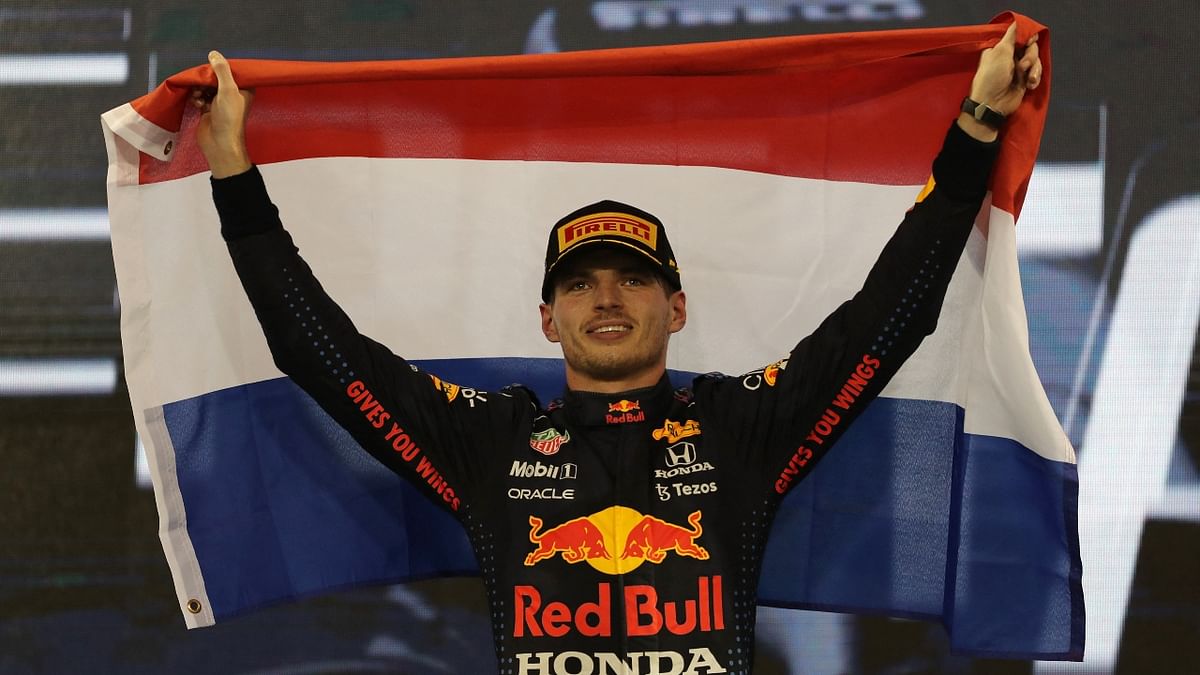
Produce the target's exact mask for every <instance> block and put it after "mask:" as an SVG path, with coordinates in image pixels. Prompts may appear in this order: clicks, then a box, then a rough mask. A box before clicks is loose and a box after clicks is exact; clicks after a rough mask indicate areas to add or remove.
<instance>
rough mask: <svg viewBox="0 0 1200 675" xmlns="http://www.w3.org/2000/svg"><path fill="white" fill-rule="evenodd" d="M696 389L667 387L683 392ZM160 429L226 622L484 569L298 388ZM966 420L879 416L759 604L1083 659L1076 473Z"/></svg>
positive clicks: (933, 414) (554, 371)
mask: <svg viewBox="0 0 1200 675" xmlns="http://www.w3.org/2000/svg"><path fill="white" fill-rule="evenodd" d="M418 365H419V366H421V367H423V368H425V369H427V370H429V371H431V372H436V373H438V375H439V376H441V377H443V378H445V379H447V380H449V381H454V382H458V383H459V384H468V385H470V386H475V387H478V388H481V389H487V390H495V389H499V388H501V387H503V386H505V385H506V384H508V383H510V382H522V383H525V384H526V385H527V386H530V387H531V388H532V389H534V390H535V391H536V392H537V393H538V395H539V396H540V397H541V398H542V400H543V401H546V400H548V399H549V398H550V397H553V396H556V395H557V394H558V393H559V392H561V391H562V387H563V374H562V373H563V371H562V365H561V362H560V361H559V360H558V359H447V360H436V361H432V360H431V361H424V362H418ZM691 377H692V375H691V374H689V373H682V372H673V373H671V379H672V381H673V382H675V383H676V385H677V386H684V385H687V384H688V383H690V380H691ZM164 417H165V419H166V424H167V429H168V431H169V433H170V435H171V440H172V442H173V444H174V446H175V452H176V467H177V471H178V479H179V489H180V493H181V495H182V497H183V501H184V505H185V508H186V512H187V520H188V533H189V536H190V538H191V540H192V545H193V548H194V549H195V551H196V557H197V559H198V562H199V564H200V568H201V571H202V573H203V575H204V583H205V588H206V590H207V593H208V599H209V604H210V606H211V607H212V609H213V612H214V615H215V617H216V619H217V620H218V621H220V620H222V619H224V618H226V617H230V616H234V615H237V614H241V613H244V612H246V611H248V610H250V609H253V608H255V607H259V606H262V605H266V604H273V603H277V602H281V601H285V600H288V599H292V598H297V597H305V596H308V595H312V594H315V593H319V592H323V591H327V590H329V589H330V588H337V587H348V586H360V585H364V584H368V583H387V582H395V581H403V580H409V579H416V578H423V577H429V576H447V575H461V574H474V573H475V571H476V569H477V566H476V563H475V559H474V555H473V554H472V552H471V550H470V546H469V544H468V542H467V539H466V536H465V534H464V533H463V530H462V528H461V526H459V525H458V524H457V523H456V522H455V521H454V519H453V518H452V516H451V515H450V514H448V513H447V512H445V511H443V510H442V509H440V508H439V507H437V506H435V505H434V504H433V503H432V502H431V501H429V500H428V499H426V498H425V497H424V496H423V495H421V494H420V493H419V492H418V491H417V490H416V489H415V488H413V487H410V486H409V485H408V484H407V483H406V482H404V481H403V480H400V479H399V478H397V477H396V476H395V475H394V474H392V473H391V472H390V471H389V470H388V469H386V468H384V467H383V466H382V465H380V464H378V463H377V462H376V461H375V460H374V459H373V458H371V457H370V456H369V455H367V454H366V453H365V452H363V451H362V450H361V449H360V448H359V447H358V445H357V444H356V443H355V442H354V440H353V439H352V438H351V437H350V435H349V434H348V433H346V432H345V431H344V430H343V429H341V428H340V427H339V426H337V425H336V424H335V423H334V422H333V421H332V419H330V418H329V416H328V415H326V414H325V413H324V412H323V411H321V410H320V409H319V408H318V407H317V405H316V404H315V403H314V402H313V401H312V400H311V399H310V398H309V397H308V396H307V395H306V394H304V393H303V392H302V391H301V390H300V389H299V388H298V387H296V386H295V384H293V383H292V382H291V380H289V379H287V378H279V379H275V380H269V381H265V382H258V383H255V384H250V385H243V386H238V387H232V388H230V389H225V390H222V391H218V392H213V393H210V394H205V395H203V396H199V397H196V398H193V399H188V400H185V401H180V402H177V403H172V404H169V405H166V406H164ZM962 419H963V413H962V410H961V409H960V408H958V407H957V406H956V405H954V404H950V403H942V402H935V401H919V400H907V399H878V400H876V401H875V402H874V403H872V404H871V406H870V407H868V409H867V410H866V411H865V412H864V413H863V415H862V417H861V418H860V419H859V420H858V421H857V422H855V424H854V425H853V426H851V427H850V428H849V429H848V430H847V432H846V434H845V436H844V437H843V438H842V440H841V441H840V442H839V443H838V448H837V450H836V452H833V453H832V454H831V455H830V457H829V458H828V459H827V460H826V461H824V462H822V463H821V465H820V466H819V467H818V468H817V469H816V470H815V471H814V472H813V474H812V475H811V476H810V477H809V478H808V479H807V480H805V481H804V482H803V483H801V484H800V485H799V486H798V487H797V488H796V489H795V490H793V491H792V492H791V494H789V495H788V497H787V498H786V499H785V500H784V502H783V505H782V507H781V508H780V510H779V512H778V514H777V516H776V521H775V527H774V529H773V530H772V535H771V538H770V540H769V542H768V546H767V553H766V558H765V560H764V564H763V577H762V581H761V584H760V589H759V592H760V602H761V603H763V604H771V605H778V606H786V607H806V608H815V609H831V610H845V611H857V612H863V611H867V612H872V611H874V612H879V613H886V614H889V615H903V616H911V617H914V618H926V619H939V618H941V617H942V616H943V612H945V616H946V617H947V618H948V619H949V621H948V622H947V625H948V629H949V631H950V634H951V638H952V641H953V642H954V644H955V645H956V646H958V648H960V649H961V650H963V651H976V652H980V653H989V654H997V655H999V654H1001V653H1011V654H1019V655H1022V656H1024V657H1025V658H1029V657H1030V655H1031V654H1045V655H1051V654H1060V655H1061V654H1062V653H1065V652H1067V651H1069V650H1070V649H1072V648H1073V647H1074V646H1075V643H1074V641H1073V639H1074V638H1075V636H1081V635H1082V627H1083V623H1082V617H1083V614H1082V612H1083V607H1082V592H1081V591H1080V590H1079V573H1080V566H1079V555H1078V553H1079V551H1078V538H1077V535H1076V532H1077V528H1076V527H1075V523H1074V521H1073V515H1072V514H1074V513H1075V504H1074V502H1075V500H1076V491H1077V487H1076V486H1077V478H1076V473H1075V466H1074V465H1071V464H1063V463H1059V462H1054V461H1050V460H1047V459H1044V458H1042V457H1040V456H1039V455H1037V454H1036V453H1033V452H1031V451H1029V450H1028V449H1026V448H1024V447H1022V446H1020V445H1018V444H1017V443H1015V442H1014V441H1010V440H1006V439H1000V438H993V437H985V436H975V435H970V434H964V433H963V431H962ZM268 438H271V439H276V440H277V442H274V443H266V442H262V441H263V440H264V439H268ZM936 448H945V449H946V450H944V451H941V452H938V451H935V449H936ZM956 453H957V456H955V454H956ZM217 477H219V478H220V480H217ZM960 512H961V517H956V516H954V514H956V513H960ZM314 522H320V523H322V525H321V527H319V528H317V527H313V526H312V524H313V523H314ZM960 526H961V527H960ZM955 540H958V547H957V548H953V547H951V546H950V545H949V542H952V541H955ZM418 542H419V545H418ZM1064 542H1066V544H1067V546H1064ZM948 552H949V553H948ZM1030 560H1040V561H1044V562H1043V563H1042V564H1041V565H1040V566H1038V567H1036V568H1035V567H1032V566H1030V565H1029V561H1030ZM1064 577H1069V578H1071V580H1072V584H1071V585H1070V588H1071V589H1072V592H1071V593H1060V594H1047V593H1046V590H1047V589H1061V588H1065V587H1067V585H1065V584H1063V583H1061V581H1060V580H1061V579H1062V578H1064ZM948 582H949V583H950V584H951V587H950V593H948V594H947V593H945V592H944V589H945V588H946V585H947V583H948ZM1062 617H1071V619H1072V620H1071V621H1064V620H1062ZM1031 623H1036V624H1039V625H1041V626H1044V627H1046V629H1047V630H1054V629H1060V630H1061V629H1062V628H1063V627H1065V626H1071V627H1072V628H1071V630H1072V632H1073V635H1062V634H1053V633H1051V634H1045V633H1037V632H1036V631H1031V630H1030V628H1031V626H1030V624H1031ZM1001 646H1003V650H1001ZM993 647H995V649H994V650H993V649H992V648H993Z"/></svg>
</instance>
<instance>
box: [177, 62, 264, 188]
mask: <svg viewBox="0 0 1200 675" xmlns="http://www.w3.org/2000/svg"><path fill="white" fill-rule="evenodd" d="M208 63H209V65H210V66H212V69H213V73H214V74H215V75H216V76H217V91H216V93H215V94H214V93H213V91H212V89H200V88H197V89H193V90H192V99H191V101H192V105H193V106H195V107H196V108H197V109H198V110H200V113H201V114H200V124H199V125H197V127H196V142H197V143H198V144H199V145H200V152H202V153H204V159H206V160H208V168H209V169H210V170H212V175H213V178H228V177H229V176H235V175H237V174H239V173H244V172H246V171H248V170H249V169H250V153H249V152H247V151H246V115H247V114H248V113H249V112H250V102H251V101H253V100H254V92H251V91H246V90H242V89H238V86H237V82H235V81H234V79H233V72H232V71H231V70H230V69H229V62H228V61H226V60H225V57H224V56H222V55H221V53H220V52H217V51H212V52H209V53H208Z"/></svg>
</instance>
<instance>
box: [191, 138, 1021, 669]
mask: <svg viewBox="0 0 1200 675" xmlns="http://www.w3.org/2000/svg"><path fill="white" fill-rule="evenodd" d="M997 145H998V144H997V143H991V144H984V143H980V142H977V141H975V140H974V139H971V138H970V137H969V136H967V135H966V134H965V133H963V132H962V131H961V130H960V129H958V127H957V126H956V125H953V126H952V127H951V130H950V132H949V133H948V134H947V137H946V142H945V144H944V146H943V149H942V151H941V153H940V154H939V156H938V158H937V159H936V160H935V161H934V164H933V175H934V178H935V184H936V187H935V188H934V189H933V190H932V192H928V193H927V194H926V195H925V196H924V197H923V198H922V199H920V200H919V202H918V203H917V204H916V205H915V206H914V207H913V208H912V209H911V210H910V211H909V212H908V213H907V215H906V216H905V218H904V221H903V223H901V225H900V226H899V228H898V229H897V231H896V233H895V235H893V237H892V238H891V240H890V241H889V242H888V244H887V245H886V247H885V248H884V250H883V253H882V254H881V256H880V258H879V260H878V262H877V263H876V264H875V266H874V267H873V269H872V270H871V272H870V274H869V275H868V278H867V280H866V282H865V285H864V286H863V288H862V290H861V291H859V292H858V293H857V294H855V296H854V297H853V298H852V299H851V300H849V301H847V302H846V303H844V304H843V305H841V306H840V307H839V308H838V309H837V310H835V311H834V312H833V313H832V314H830V315H829V316H828V317H827V318H826V319H825V320H824V321H823V322H822V323H821V325H820V327H819V328H817V330H816V331H814V332H813V334H812V335H810V336H808V337H807V338H805V339H803V340H801V341H800V343H799V344H798V345H796V347H795V348H794V349H793V350H792V351H791V353H790V355H788V356H787V358H785V359H782V360H780V361H779V362H777V363H774V364H771V365H769V366H766V367H765V368H762V369H759V370H757V371H754V372H752V373H748V374H746V375H744V376H740V377H724V376H720V375H705V376H702V377H699V378H697V379H696V380H695V381H694V383H693V386H692V387H691V388H690V389H680V390H674V391H673V390H672V389H671V387H670V385H669V384H668V381H667V379H666V377H665V376H664V377H663V379H662V380H661V381H659V383H658V384H657V385H655V386H653V387H650V388H646V389H639V390H635V391H627V392H623V393H620V394H613V395H608V394H596V393H586V392H577V391H568V392H567V393H566V395H565V397H564V398H563V399H562V400H561V401H555V402H554V403H552V404H550V405H549V406H548V407H546V408H544V409H543V408H541V407H540V406H539V405H538V404H537V402H536V399H535V398H534V397H533V396H532V394H531V393H529V392H528V391H527V390H525V389H524V388H521V387H511V388H508V389H505V390H502V391H499V392H491V393H485V392H478V391H474V390H464V389H461V388H460V387H459V386H458V385H456V384H453V383H449V382H444V381H441V380H440V379H438V378H437V377H436V376H434V375H432V374H426V373H423V372H421V371H420V370H418V369H416V368H415V367H413V366H411V365H410V364H409V363H408V362H406V361H405V360H403V359H401V358H400V357H398V356H395V355H394V354H392V352H390V351H389V350H388V349H387V348H386V347H384V346H383V345H381V344H379V343H377V342H374V341H372V340H371V339H369V338H366V337H364V336H362V335H360V334H359V333H358V331H356V330H355V328H354V326H353V324H352V323H351V322H350V319H349V318H348V317H347V316H346V315H345V313H343V312H342V311H341V310H340V309H339V308H338V306H337V305H336V304H334V302H333V301H332V300H330V299H329V297H328V296H327V295H326V294H325V292H324V291H323V290H322V289H321V286H320V285H319V284H318V283H317V281H316V279H315V278H314V277H313V275H312V273H311V272H310V270H309V267H308V265H307V264H305V263H304V261H303V260H301V258H300V257H299V255H298V254H297V251H296V248H295V247H294V246H293V244H292V240H291V238H290V237H289V236H288V234H287V232H285V231H284V229H283V227H282V225H281V224H280V221H279V217H278V212H277V210H276V209H275V207H274V206H273V205H272V204H271V203H270V200H269V198H268V197H267V193H266V190H265V188H264V187H263V183H262V179H261V177H260V175H259V174H258V172H257V170H252V171H250V172H248V173H246V174H242V175H240V176H236V177H232V178H228V179H225V180H219V181H213V196H214V200H215V202H216V205H217V208H218V211H219V214H220V217H221V223H222V234H223V236H224V237H225V238H226V240H227V241H228V244H229V250H230V253H231V254H232V256H233V261H234V264H235V266H236V269H237V273H238V275H239V276H240V277H241V280H242V283H243V285H244V286H245V289H246V293H247V295H248V296H249V298H250V301H251V303H252V304H253V307H254V310H255V312H256V313H257V315H258V319H259V321H260V322H261V323H262V327H263V330H264V332H265V333H266V337H267V341H268V343H269V344H270V348H271V353H272V355H273V356H274V359H275V362H276V364H277V365H278V366H279V368H280V369H281V370H282V371H283V372H284V373H286V374H288V375H289V376H290V377H291V378H292V379H293V380H295V381H296V383H298V384H299V385H300V386H301V387H302V388H303V389H304V390H305V391H307V392H308V393H309V394H310V395H311V396H312V397H313V398H314V399H315V400H316V401H317V402H318V403H319V404H320V405H321V406H322V407H323V408H324V409H325V410H326V411H327V412H328V413H329V414H330V415H331V416H332V417H333V418H334V419H335V420H337V421H338V422H339V423H340V424H341V425H342V426H343V427H345V428H346V429H347V430H348V431H349V432H350V434H351V435H353V437H354V438H355V439H356V440H357V441H358V442H359V443H360V444H361V445H362V447H363V448H364V449H365V450H366V451H367V452H369V453H371V454H372V455H373V456H375V457H376V458H377V459H378V460H379V461H381V462H383V463H384V464H385V465H387V466H388V467H390V468H391V469H392V470H394V471H395V472H396V473H397V474H399V475H400V476H403V477H404V478H406V479H408V480H410V481H412V482H414V483H415V484H417V485H418V486H419V487H420V488H421V489H423V490H424V491H425V492H426V493H428V495H429V496H430V498H431V499H433V500H435V501H437V502H439V503H441V504H443V505H444V506H445V507H446V508H447V509H450V510H451V511H452V512H453V513H454V514H455V515H456V516H457V517H458V519H459V520H460V521H461V522H462V524H463V525H464V526H465V528H466V531H467V533H468V535H469V537H470V540H471V543H472V545H473V547H474V550H475V555H476V558H477V560H478V562H479V568H480V571H481V573H482V576H483V580H484V584H485V585H486V589H487V596H488V601H489V603H490V606H491V612H492V614H491V616H492V618H493V631H494V638H495V647H496V655H497V657H498V659H499V671H500V673H502V674H505V675H507V674H510V673H512V674H515V673H522V674H524V673H594V674H596V675H600V674H602V673H625V672H631V673H662V674H666V673H672V674H676V675H679V674H682V673H725V672H728V673H749V672H750V669H751V663H752V662H753V645H754V622H755V598H756V588H757V585H758V576H759V567H760V561H761V558H762V553H763V548H764V545H765V543H766V539H767V530H768V528H769V527H770V525H771V521H772V518H773V514H774V512H775V509H776V506H777V505H778V504H779V501H780V499H781V498H782V497H783V495H784V494H785V493H786V492H787V491H788V489H789V488H791V487H793V486H795V485H796V483H797V482H799V481H800V480H801V479H802V478H803V477H804V476H805V475H807V473H808V472H809V471H811V470H812V467H813V465H814V464H815V463H816V462H817V460H818V459H820V458H821V457H822V456H823V455H824V453H825V452H826V451H827V450H828V449H829V447H830V446H831V445H833V443H834V441H835V440H836V439H837V438H838V437H839V435H840V434H841V433H842V432H843V431H845V429H846V427H847V426H848V425H849V424H850V422H851V421H852V420H853V419H854V417H855V416H856V415H857V414H858V413H859V412H860V411H862V409H863V408H864V407H865V406H866V404H867V403H868V402H869V401H870V400H871V399H872V398H873V397H874V396H876V395H877V394H878V392H879V391H880V390H881V389H882V388H883V387H884V385H885V383H886V382H887V381H888V380H889V378H891V377H892V375H893V374H894V373H895V372H896V370H897V369H898V368H899V367H900V365H901V363H903V362H904V360H905V359H906V358H907V357H908V356H909V355H910V354H911V353H912V352H913V351H914V350H915V349H916V348H917V345H918V344H919V343H920V342H921V340H922V339H923V337H924V336H925V335H927V334H929V333H931V332H932V331H933V329H934V327H935V325H936V322H937V317H938V313H939V309H940V305H941V303H942V299H943V297H944V294H945V290H946V286H947V284H948V283H949V280H950V277H951V274H952V272H953V270H954V268H955V266H956V263H957V261H958V259H959V257H960V254H961V252H962V250H963V246H964V244H965V242H966V240H967V237H968V235H969V233H970V231H971V228H972V224H973V222H974V219H975V216H976V214H977V212H978V210H979V207H980V203H981V200H982V198H983V196H984V194H985V191H986V182H987V176H988V174H989V173H990V170H991V165H992V162H993V160H994V157H995V154H996V148H997ZM468 394H469V395H468Z"/></svg>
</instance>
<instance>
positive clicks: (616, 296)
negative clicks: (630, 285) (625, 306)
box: [592, 279, 621, 309]
mask: <svg viewBox="0 0 1200 675" xmlns="http://www.w3.org/2000/svg"><path fill="white" fill-rule="evenodd" d="M592 300H593V302H594V303H595V306H596V309H614V308H617V307H620V306H621V283H620V280H619V279H601V280H599V281H598V282H597V283H596V290H595V292H594V294H593V296H592Z"/></svg>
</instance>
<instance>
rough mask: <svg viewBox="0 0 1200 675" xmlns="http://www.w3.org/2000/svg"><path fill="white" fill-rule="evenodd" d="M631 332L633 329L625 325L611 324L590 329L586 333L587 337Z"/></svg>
mask: <svg viewBox="0 0 1200 675" xmlns="http://www.w3.org/2000/svg"><path fill="white" fill-rule="evenodd" d="M631 330H633V327H632V326H629V325H626V324H612V325H607V326H598V327H596V328H591V329H589V330H588V331H587V333H588V334H589V335H612V334H616V333H628V332H629V331H631Z"/></svg>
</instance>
